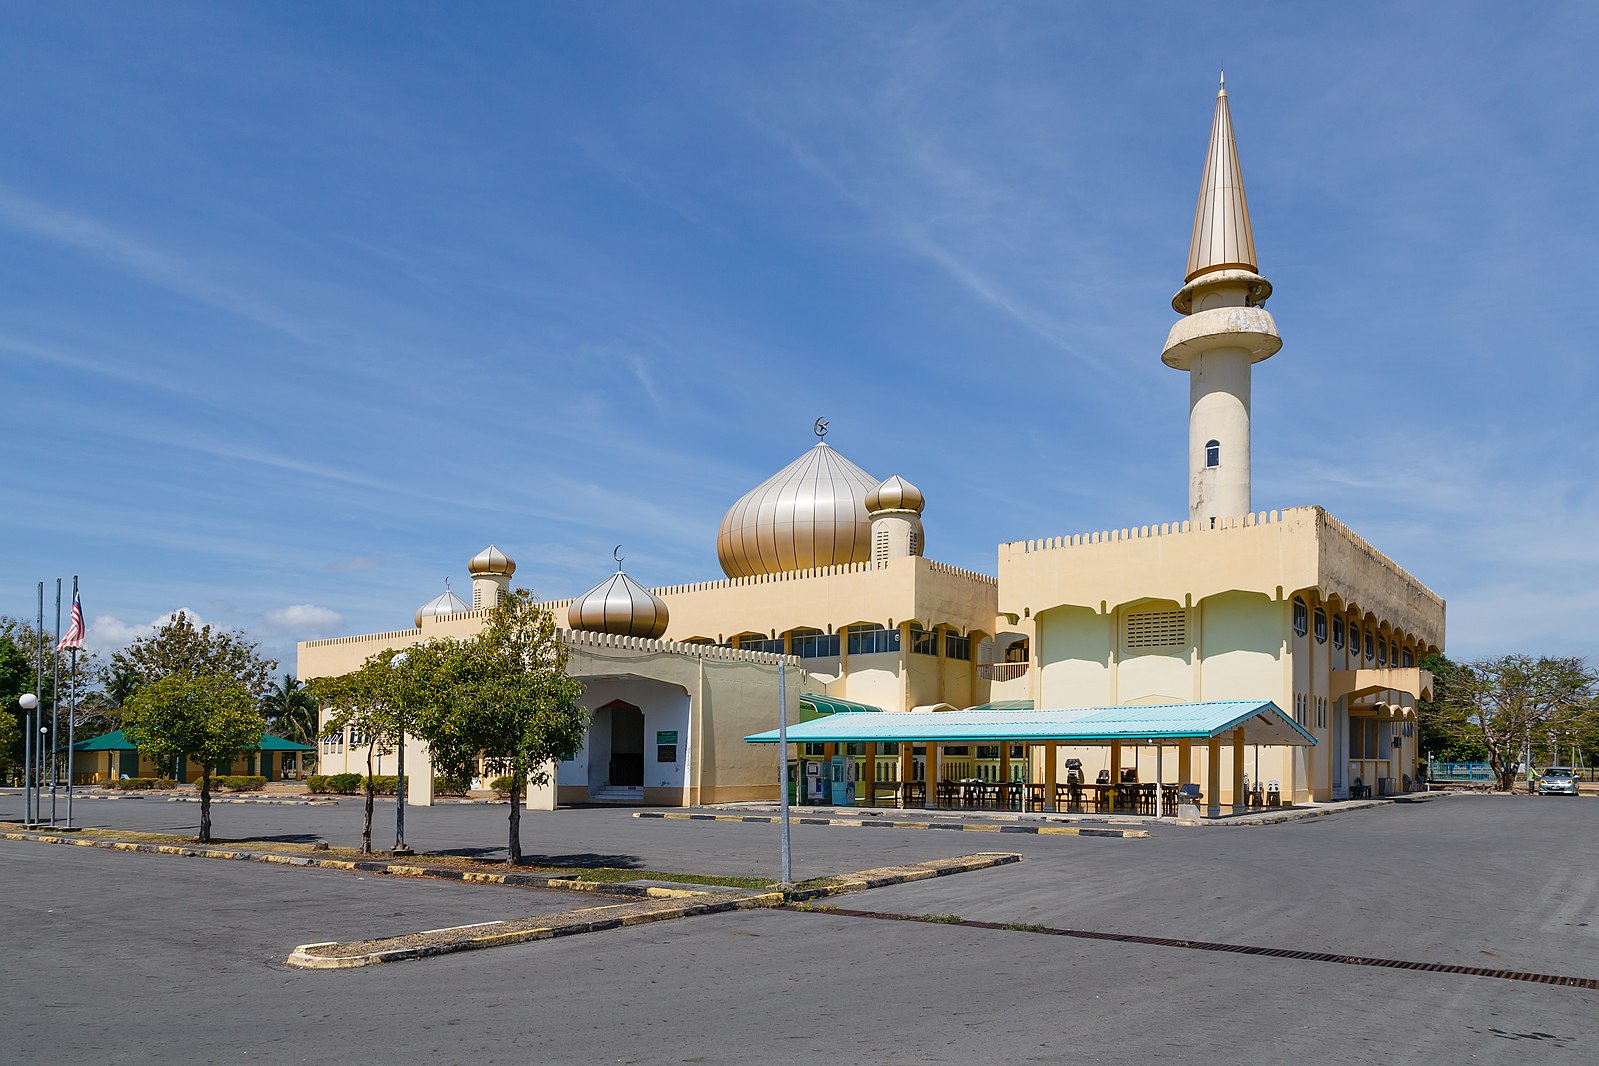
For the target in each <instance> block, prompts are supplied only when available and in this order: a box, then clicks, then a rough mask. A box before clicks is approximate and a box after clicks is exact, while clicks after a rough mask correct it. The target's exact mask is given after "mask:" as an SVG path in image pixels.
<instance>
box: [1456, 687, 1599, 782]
mask: <svg viewBox="0 0 1599 1066" xmlns="http://www.w3.org/2000/svg"><path fill="white" fill-rule="evenodd" d="M1596 680H1599V678H1596V675H1595V674H1594V672H1593V671H1591V670H1589V669H1588V667H1587V664H1586V663H1584V662H1583V661H1582V660H1581V659H1579V658H1537V659H1535V658H1533V657H1532V656H1530V655H1503V656H1498V657H1495V658H1488V659H1478V660H1476V661H1475V662H1470V663H1466V664H1464V665H1462V666H1460V667H1459V668H1458V669H1456V670H1455V671H1454V672H1453V673H1451V674H1449V675H1448V679H1447V681H1445V682H1443V683H1441V684H1440V685H1439V686H1438V689H1439V691H1438V692H1437V693H1436V695H1437V697H1438V698H1437V700H1435V701H1434V703H1433V704H1432V708H1433V710H1432V711H1431V717H1432V725H1433V727H1435V728H1437V729H1438V730H1439V731H1440V733H1441V735H1443V736H1445V737H1452V738H1457V739H1459V740H1461V741H1468V740H1476V741H1478V742H1480V743H1481V744H1482V746H1483V748H1484V750H1486V752H1487V755H1488V763H1489V765H1490V766H1491V767H1492V768H1493V772H1494V775H1495V776H1496V777H1497V778H1498V779H1499V789H1500V791H1503V792H1508V791H1510V790H1511V789H1512V788H1514V787H1515V780H1516V765H1517V762H1518V761H1519V758H1520V755H1521V752H1522V750H1523V748H1524V746H1527V745H1530V744H1532V743H1542V741H1543V738H1544V737H1545V736H1546V735H1547V734H1548V733H1549V732H1550V731H1551V730H1556V729H1560V728H1563V727H1565V726H1566V725H1567V724H1568V723H1572V722H1576V721H1578V720H1579V719H1580V714H1581V710H1582V708H1583V707H1584V706H1586V705H1587V703H1588V701H1589V700H1590V699H1591V697H1592V695H1593V689H1594V684H1595V681H1596Z"/></svg>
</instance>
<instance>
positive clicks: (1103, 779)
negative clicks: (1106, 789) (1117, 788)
mask: <svg viewBox="0 0 1599 1066" xmlns="http://www.w3.org/2000/svg"><path fill="white" fill-rule="evenodd" d="M1094 784H1096V785H1108V784H1110V771H1109V770H1101V771H1100V772H1099V776H1098V777H1096V778H1094Z"/></svg>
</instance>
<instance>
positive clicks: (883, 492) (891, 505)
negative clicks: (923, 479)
mask: <svg viewBox="0 0 1599 1066" xmlns="http://www.w3.org/2000/svg"><path fill="white" fill-rule="evenodd" d="M926 506H927V498H926V497H925V496H923V495H922V490H921V489H919V488H917V487H916V486H915V485H912V484H911V483H910V482H909V481H906V480H905V479H904V478H902V477H900V476H899V475H898V474H895V475H893V476H892V477H890V478H888V479H887V480H885V481H884V482H883V483H882V484H881V485H879V486H877V487H876V488H875V489H873V490H872V491H871V492H868V493H867V494H866V510H867V511H869V512H871V513H873V514H875V513H876V512H878V511H915V512H916V513H917V514H921V513H922V508H924V507H926Z"/></svg>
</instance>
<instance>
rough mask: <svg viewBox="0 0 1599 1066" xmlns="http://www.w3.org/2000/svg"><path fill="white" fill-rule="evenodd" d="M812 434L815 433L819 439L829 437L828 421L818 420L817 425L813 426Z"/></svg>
mask: <svg viewBox="0 0 1599 1066" xmlns="http://www.w3.org/2000/svg"><path fill="white" fill-rule="evenodd" d="M811 432H813V433H815V434H816V435H817V436H818V437H825V436H827V419H825V418H818V419H817V420H816V421H815V423H813V424H812V425H811Z"/></svg>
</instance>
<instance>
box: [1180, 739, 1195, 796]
mask: <svg viewBox="0 0 1599 1066" xmlns="http://www.w3.org/2000/svg"><path fill="white" fill-rule="evenodd" d="M1193 781H1194V742H1193V741H1192V740H1189V739H1188V738H1187V737H1184V738H1183V739H1182V740H1179V741H1178V742H1177V783H1178V784H1179V785H1187V784H1191V783H1193Z"/></svg>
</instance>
